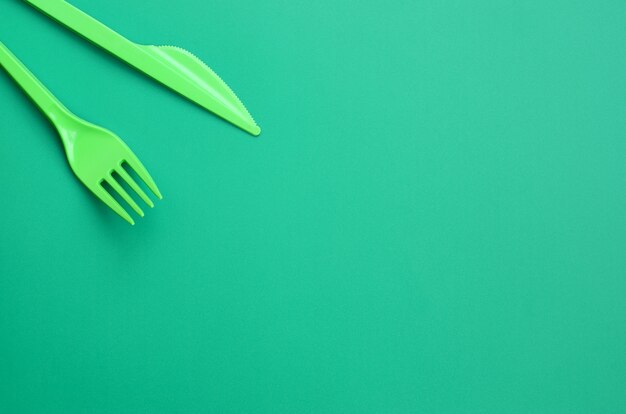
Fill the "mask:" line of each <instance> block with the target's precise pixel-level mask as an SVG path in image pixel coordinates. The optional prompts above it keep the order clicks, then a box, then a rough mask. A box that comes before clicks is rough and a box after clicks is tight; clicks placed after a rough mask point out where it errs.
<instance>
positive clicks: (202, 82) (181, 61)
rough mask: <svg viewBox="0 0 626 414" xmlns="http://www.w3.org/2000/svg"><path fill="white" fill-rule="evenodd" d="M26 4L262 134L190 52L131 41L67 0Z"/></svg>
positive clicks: (232, 95) (230, 93) (228, 91)
mask: <svg viewBox="0 0 626 414" xmlns="http://www.w3.org/2000/svg"><path fill="white" fill-rule="evenodd" d="M24 1H26V2H27V3H30V4H31V5H33V6H34V7H36V8H37V9H39V10H41V11H42V12H44V13H45V14H47V15H49V16H50V17H52V18H53V19H55V20H57V21H59V22H61V23H62V24H64V25H65V26H67V27H69V28H70V29H72V30H74V31H75V32H77V33H78V34H80V35H82V36H84V37H85V38H87V39H88V40H90V41H91V42H93V43H95V44H97V45H99V46H100V47H102V48H103V49H105V50H107V51H108V52H110V53H111V54H113V55H115V56H117V57H118V58H120V59H121V60H123V61H125V62H126V63H128V64H129V65H131V66H133V67H134V68H136V69H137V70H139V71H141V72H144V73H145V74H146V75H148V76H150V77H152V78H154V79H156V80H157V81H159V82H161V83H162V84H164V85H166V86H168V87H169V88H171V89H173V90H174V91H176V92H178V93H179V94H181V95H183V96H185V97H186V98H187V99H189V100H191V101H193V102H195V103H196V104H198V105H200V106H201V107H203V108H205V109H207V110H209V111H211V112H213V113H215V114H217V115H218V116H220V117H222V118H223V119H225V120H227V121H229V122H231V123H233V124H234V125H236V126H238V127H239V128H241V129H243V130H245V131H247V132H249V133H250V134H252V135H259V134H260V133H261V128H259V126H258V125H257V124H256V123H255V122H254V119H253V118H252V116H251V115H250V113H249V112H248V110H247V109H246V107H245V106H244V105H243V103H241V101H240V100H239V98H237V96H236V95H235V93H234V92H233V91H232V90H231V89H230V88H229V87H228V86H227V85H226V83H224V81H222V79H221V78H220V77H219V76H217V74H215V72H213V71H212V70H211V69H210V68H209V67H208V66H207V65H205V64H204V63H203V62H202V61H201V60H200V59H198V58H197V57H196V56H194V55H193V54H191V53H190V52H188V51H186V50H184V49H181V48H178V47H174V46H145V45H140V44H137V43H134V42H131V41H130V40H128V39H126V38H125V37H123V36H121V35H120V34H118V33H116V32H114V31H113V30H111V29H109V28H108V27H106V26H105V25H103V24H102V23H100V22H99V21H97V20H96V19H94V18H93V17H90V16H88V15H87V14H85V13H83V12H82V11H81V10H79V9H77V8H76V7H74V6H72V5H71V4H69V3H67V2H66V1H64V0H24Z"/></svg>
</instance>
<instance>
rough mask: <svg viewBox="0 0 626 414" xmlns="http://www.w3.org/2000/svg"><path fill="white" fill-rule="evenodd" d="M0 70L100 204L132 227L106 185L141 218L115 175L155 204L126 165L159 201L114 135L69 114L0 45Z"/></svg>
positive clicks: (150, 182)
mask: <svg viewBox="0 0 626 414" xmlns="http://www.w3.org/2000/svg"><path fill="white" fill-rule="evenodd" d="M0 66H2V67H4V69H5V70H6V71H7V72H8V74H9V75H11V77H12V78H13V79H14V80H15V81H16V82H17V84H18V85H20V86H21V88H22V89H23V90H24V92H26V94H27V95H28V96H29V97H30V98H31V99H32V100H33V102H35V104H36V105H37V106H38V107H39V109H41V111H42V112H43V113H44V114H45V115H46V116H47V117H48V119H49V120H50V122H52V124H53V125H54V126H55V128H56V129H57V131H58V133H59V135H60V137H61V140H62V141H63V146H64V147H65V153H66V155H67V159H68V161H69V164H70V167H71V168H72V171H74V174H76V176H77V177H78V179H79V180H80V181H81V182H82V183H83V184H84V185H85V186H86V187H87V188H88V189H89V190H91V192H93V193H94V194H95V195H96V197H98V198H99V199H100V200H102V202H104V203H105V204H106V205H107V206H109V207H110V208H111V209H113V211H115V212H116V213H117V214H119V215H120V216H121V217H122V218H123V219H125V220H126V221H128V222H129V223H130V224H132V225H134V224H135V222H134V220H133V219H132V217H131V216H130V215H129V214H128V212H126V210H125V209H124V208H123V207H122V206H121V205H120V204H119V203H118V202H117V200H116V199H115V198H114V197H113V196H112V195H111V194H110V193H109V192H108V191H107V189H105V187H104V186H103V185H104V184H105V183H107V184H108V185H109V186H110V187H111V188H112V189H113V190H114V191H116V192H117V193H118V194H119V196H120V197H121V198H122V199H123V200H124V201H126V202H127V203H128V204H129V205H130V206H131V207H132V209H133V210H135V212H136V213H137V214H139V215H140V216H141V217H143V216H144V213H143V211H142V210H141V208H140V207H139V206H138V205H137V203H136V202H135V201H134V200H133V199H132V198H131V197H130V195H128V193H127V192H126V191H125V190H124V188H123V187H122V186H121V183H120V182H118V180H117V179H116V178H115V177H114V176H113V175H114V173H117V174H118V175H119V177H121V179H122V180H123V181H125V182H126V184H127V185H128V186H129V187H130V188H131V189H132V190H133V191H135V192H136V193H137V194H138V195H139V197H141V199H143V201H144V202H145V203H146V204H148V205H149V206H150V207H154V204H153V203H152V201H151V200H150V198H149V197H148V196H147V195H146V193H145V192H144V191H143V190H142V189H141V187H139V185H137V182H136V181H135V180H134V179H133V178H132V177H131V176H130V175H129V171H127V168H125V166H126V165H128V166H129V167H130V168H132V169H133V170H134V171H135V173H136V174H137V175H138V176H139V177H140V178H141V179H142V180H143V181H144V182H145V184H146V185H147V186H148V188H150V190H151V191H152V192H153V193H154V194H155V195H156V196H157V197H158V198H159V199H162V198H163V197H162V196H161V192H160V191H159V189H158V188H157V186H156V184H155V183H154V180H153V179H152V177H150V174H149V173H148V171H147V170H146V168H145V167H144V166H143V164H142V163H141V162H140V161H139V159H138V158H137V157H136V156H135V154H133V152H132V151H131V150H130V148H128V146H127V145H126V144H125V143H124V142H123V141H122V140H121V139H120V138H119V137H118V136H117V135H115V134H113V133H112V132H110V131H107V130H106V129H104V128H101V127H99V126H96V125H93V124H91V123H89V122H86V121H84V120H82V119H80V118H78V117H77V116H76V115H74V114H73V113H71V112H70V111H69V110H68V109H67V108H65V106H63V104H62V103H61V102H60V101H59V100H57V99H56V98H55V97H54V96H53V95H52V93H50V91H48V89H46V87H45V86H43V84H42V83H41V82H39V80H38V79H37V78H36V77H35V76H34V75H33V74H32V73H31V72H30V71H29V70H28V69H27V68H26V66H24V64H22V62H20V61H19V60H18V59H17V58H16V57H15V56H14V55H13V54H12V53H11V51H9V49H8V48H7V47H6V46H5V45H4V44H3V43H2V42H0Z"/></svg>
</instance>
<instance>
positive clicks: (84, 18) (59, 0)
mask: <svg viewBox="0 0 626 414" xmlns="http://www.w3.org/2000/svg"><path fill="white" fill-rule="evenodd" d="M24 1H26V2H27V3H29V4H31V5H32V6H33V7H35V8H37V9H39V10H41V11H42V12H43V13H45V14H47V15H48V16H50V17H51V18H53V19H54V20H56V21H58V22H59V23H61V24H63V25H65V26H67V27H69V28H70V29H72V30H73V31H75V32H76V33H78V34H79V35H81V36H83V37H85V38H86V39H87V40H89V41H91V42H93V43H95V44H96V45H98V46H100V47H102V48H103V49H105V50H107V51H109V52H110V53H113V54H115V55H117V56H118V57H120V58H121V59H123V60H129V59H131V58H132V57H134V56H136V55H137V54H141V53H142V52H141V49H140V46H139V45H138V44H136V43H133V42H131V41H130V40H128V39H126V38H125V37H124V36H122V35H120V34H118V33H117V32H115V31H114V30H112V29H110V28H108V27H107V26H105V25H104V24H102V23H100V22H99V21H98V20H96V19H94V18H93V17H91V16H89V15H87V14H85V13H84V12H82V11H81V10H79V9H77V8H76V7H74V6H72V5H71V4H69V3H68V2H66V1H64V0H24ZM113 51H114V52H113Z"/></svg>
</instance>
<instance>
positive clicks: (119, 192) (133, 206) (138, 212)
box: [106, 175, 144, 217]
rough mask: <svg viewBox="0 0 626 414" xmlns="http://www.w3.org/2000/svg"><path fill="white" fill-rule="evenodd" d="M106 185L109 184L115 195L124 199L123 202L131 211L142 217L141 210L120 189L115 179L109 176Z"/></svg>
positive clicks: (124, 191)
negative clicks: (115, 192)
mask: <svg viewBox="0 0 626 414" xmlns="http://www.w3.org/2000/svg"><path fill="white" fill-rule="evenodd" d="M106 182H107V183H109V185H110V186H111V187H113V189H114V190H115V191H117V193H118V194H119V195H120V196H122V198H123V199H124V201H126V202H127V203H128V204H129V205H130V206H131V207H132V208H133V210H135V213H137V214H139V215H140V216H141V217H143V216H144V214H143V210H142V209H141V208H139V206H138V205H137V203H135V200H133V199H132V198H131V196H129V195H128V193H127V192H126V190H124V189H123V188H122V186H121V185H120V184H119V183H118V182H117V180H116V179H115V178H113V176H111V175H109V177H108V178H107V180H106Z"/></svg>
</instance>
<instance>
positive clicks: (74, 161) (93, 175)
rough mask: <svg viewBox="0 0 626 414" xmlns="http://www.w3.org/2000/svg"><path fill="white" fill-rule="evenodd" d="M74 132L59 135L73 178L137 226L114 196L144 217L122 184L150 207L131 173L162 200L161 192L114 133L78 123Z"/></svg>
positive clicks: (148, 200) (85, 123) (72, 130)
mask: <svg viewBox="0 0 626 414" xmlns="http://www.w3.org/2000/svg"><path fill="white" fill-rule="evenodd" d="M75 121H76V122H74V123H73V125H72V127H71V128H68V129H63V130H61V131H60V134H61V138H62V139H63V142H64V144H65V152H66V154H67V159H68V161H69V163H70V166H71V168H72V170H73V171H74V174H76V176H77V177H78V179H79V180H80V181H81V182H82V183H83V184H84V185H85V186H86V187H87V188H88V189H89V190H91V192H93V193H94V194H95V195H96V197H98V198H99V199H100V200H101V201H102V202H104V203H105V204H106V205H107V206H109V207H110V208H111V209H112V210H113V211H115V212H116V213H117V214H119V215H120V216H121V217H122V218H123V219H124V220H126V221H127V222H129V223H130V224H132V225H134V224H135V222H134V220H133V219H132V217H131V216H130V215H129V214H128V212H127V211H126V210H125V209H124V207H122V205H120V203H118V202H117V200H116V199H115V198H114V197H113V196H112V194H111V193H110V192H109V191H108V190H107V188H105V186H106V187H108V188H109V189H110V190H111V192H114V193H117V195H119V196H120V197H121V198H122V199H123V200H124V201H125V202H126V203H128V205H130V207H131V208H132V209H133V210H134V211H135V212H136V213H137V214H139V215H140V216H141V217H143V216H144V213H143V211H142V209H141V208H140V207H139V206H138V205H137V203H136V202H135V201H134V200H133V198H131V196H130V195H129V194H128V193H127V192H126V190H125V189H124V188H123V187H122V185H121V184H123V183H125V184H126V185H127V186H128V187H130V188H131V189H132V190H133V191H134V192H135V193H137V195H139V197H140V198H141V199H142V200H143V201H144V202H145V203H146V204H148V206H150V207H154V204H153V203H152V201H151V200H150V198H149V197H148V196H147V195H146V194H145V192H144V191H143V190H142V189H141V187H140V186H139V185H138V184H137V182H136V181H135V180H134V179H133V178H132V177H131V175H130V174H129V172H130V169H132V170H134V172H135V173H136V175H137V176H138V177H139V178H141V180H143V182H144V183H145V184H146V185H147V186H148V188H149V189H150V190H151V191H152V192H153V193H154V195H156V196H157V197H158V198H159V199H162V198H163V197H162V195H161V192H160V191H159V189H158V187H157V186H156V184H155V183H154V180H153V179H152V177H151V176H150V174H149V173H148V170H146V168H145V167H144V166H143V164H142V163H141V161H139V159H138V158H137V156H136V155H135V154H134V153H133V152H132V151H131V150H130V148H128V146H127V145H126V144H125V143H124V142H123V141H122V140H121V139H120V138H119V137H118V136H117V135H115V134H114V133H112V132H110V131H108V130H106V129H104V128H101V127H99V126H96V125H93V124H90V123H88V122H84V121H82V120H75Z"/></svg>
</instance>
